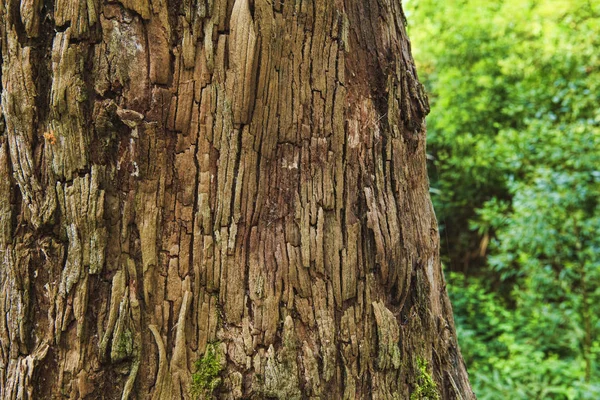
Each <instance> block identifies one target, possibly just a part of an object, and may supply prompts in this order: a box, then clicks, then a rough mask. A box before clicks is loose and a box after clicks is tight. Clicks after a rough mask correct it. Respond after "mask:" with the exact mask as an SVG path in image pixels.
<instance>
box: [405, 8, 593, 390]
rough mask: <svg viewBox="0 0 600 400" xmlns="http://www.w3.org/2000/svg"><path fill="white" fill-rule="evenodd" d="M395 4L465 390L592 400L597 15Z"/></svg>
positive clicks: (583, 10)
mask: <svg viewBox="0 0 600 400" xmlns="http://www.w3.org/2000/svg"><path fill="white" fill-rule="evenodd" d="M406 6H407V8H408V10H407V17H408V21H409V23H410V25H409V29H410V32H409V33H410V36H411V39H412V40H413V51H414V55H415V59H416V62H417V64H418V65H417V68H418V70H419V71H420V73H421V79H422V80H423V81H424V83H425V86H426V87H427V88H428V90H429V92H430V98H431V103H432V112H431V115H430V116H429V118H428V132H429V138H428V146H429V149H428V152H429V153H430V154H431V156H432V157H430V158H432V159H433V160H434V161H433V162H432V163H431V165H430V166H429V168H430V180H431V185H432V187H433V189H434V190H433V191H432V193H433V194H434V196H433V201H434V205H435V207H436V212H437V214H438V218H439V220H440V226H441V236H442V241H443V246H442V252H443V253H444V254H443V257H444V261H445V264H446V265H447V267H448V268H449V269H450V270H451V271H454V273H452V274H451V275H450V280H449V282H450V284H449V290H450V294H451V297H452V301H453V305H454V308H455V318H456V321H457V325H458V329H459V341H460V343H461V348H462V350H463V355H464V356H465V359H466V362H467V366H468V367H469V370H470V373H471V378H472V381H473V384H474V387H475V391H476V394H477V395H478V397H479V398H480V399H497V398H511V399H536V398H538V399H586V398H589V399H592V398H594V399H595V398H600V379H599V376H600V375H599V372H600V365H599V364H598V360H599V353H600V342H599V339H598V338H599V337H600V319H599V316H600V289H599V288H600V234H599V231H600V209H599V199H600V107H599V104H600V51H598V49H600V4H597V2H590V1H576V0H538V1H533V0H524V1H521V0H498V1H496V0H494V1H492V0H483V1H482V0H479V1H475V0H462V1H453V2H436V1H433V0H408V1H406Z"/></svg>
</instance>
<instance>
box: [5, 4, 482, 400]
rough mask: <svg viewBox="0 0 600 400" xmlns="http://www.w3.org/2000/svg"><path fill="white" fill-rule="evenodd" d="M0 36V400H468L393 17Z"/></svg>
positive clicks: (263, 19) (157, 11)
mask: <svg viewBox="0 0 600 400" xmlns="http://www.w3.org/2000/svg"><path fill="white" fill-rule="evenodd" d="M0 18H1V21H0V24H1V35H2V38H1V48H2V114H3V115H2V123H1V125H0V130H1V132H0V247H1V248H0V256H1V257H2V266H1V268H0V289H1V293H2V296H1V297H0V313H1V314H2V316H3V318H1V319H0V398H2V399H30V398H36V399H49V398H71V399H79V398H88V399H118V398H123V399H127V398H137V399H146V398H151V399H180V398H183V399H188V398H190V397H191V394H190V385H191V380H192V374H193V373H194V371H195V369H194V363H195V362H196V360H198V359H200V358H201V357H202V355H203V353H204V352H205V350H206V348H207V344H208V343H216V347H215V348H217V349H218V351H219V353H220V355H221V362H222V364H223V366H224V367H225V371H224V372H223V373H222V378H223V379H222V383H221V385H220V386H219V387H218V389H217V390H216V391H215V396H217V397H218V398H224V399H237V398H257V399H259V398H280V399H300V398H315V399H317V398H330V399H342V398H344V399H355V398H360V399H367V398H373V399H407V398H409V397H410V394H411V393H412V392H413V391H414V390H415V387H416V385H417V379H418V368H417V360H418V359H424V360H427V361H428V362H429V366H430V369H431V372H432V376H433V378H434V380H435V381H436V382H437V385H438V393H439V396H440V397H441V398H443V399H471V398H473V397H474V396H473V394H472V392H471V390H470V386H469V383H468V380H467V374H466V371H465V368H464V365H463V361H462V357H461V356H460V352H459V350H458V347H457V342H456V334H455V330H454V324H453V321H452V313H451V308H450V304H449V301H448V297H447V295H446V290H445V284H444V278H443V276H442V272H441V267H440V261H439V257H438V232H437V226H436V222H435V216H434V213H433V210H432V207H431V203H430V200H429V195H428V182H427V175H426V170H425V124H424V117H425V115H426V114H427V112H428V105H427V100H426V97H425V95H424V93H423V89H422V87H421V85H420V84H419V83H418V81H417V78H416V71H415V67H414V64H413V61H412V56H411V54H410V47H409V42H408V39H407V36H406V31H405V27H404V21H403V13H402V10H401V6H400V2H399V1H398V0H335V1H325V0H294V1H291V0H287V1H284V0H186V1H173V0H171V1H166V0H118V1H113V0H111V1H108V0H55V1H54V2H53V1H51V0H48V1H42V0H21V2H19V1H16V0H2V5H1V8H0ZM417 29H418V28H417Z"/></svg>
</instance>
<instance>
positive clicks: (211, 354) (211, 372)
mask: <svg viewBox="0 0 600 400" xmlns="http://www.w3.org/2000/svg"><path fill="white" fill-rule="evenodd" d="M217 351H218V344H216V343H209V344H208V345H207V346H206V351H205V352H204V356H202V358H201V359H199V360H197V361H196V363H195V365H194V366H195V368H196V371H195V372H194V373H193V374H192V396H193V397H194V398H200V399H210V398H212V397H213V393H214V391H215V390H216V389H217V388H218V387H219V386H220V385H221V377H220V376H219V375H220V374H221V371H222V370H223V366H222V365H221V360H220V359H219V354H218V353H217Z"/></svg>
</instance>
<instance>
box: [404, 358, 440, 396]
mask: <svg viewBox="0 0 600 400" xmlns="http://www.w3.org/2000/svg"><path fill="white" fill-rule="evenodd" d="M417 367H418V368H419V370H418V374H417V384H416V387H415V390H414V391H413V392H412V393H411V395H410V400H438V399H439V398H440V396H439V394H438V392H437V385H436V384H435V382H434V381H433V378H432V377H431V374H430V373H429V370H428V365H427V360H425V359H423V358H421V357H418V358H417Z"/></svg>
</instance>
